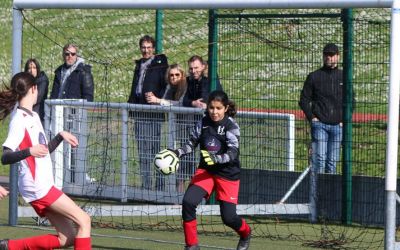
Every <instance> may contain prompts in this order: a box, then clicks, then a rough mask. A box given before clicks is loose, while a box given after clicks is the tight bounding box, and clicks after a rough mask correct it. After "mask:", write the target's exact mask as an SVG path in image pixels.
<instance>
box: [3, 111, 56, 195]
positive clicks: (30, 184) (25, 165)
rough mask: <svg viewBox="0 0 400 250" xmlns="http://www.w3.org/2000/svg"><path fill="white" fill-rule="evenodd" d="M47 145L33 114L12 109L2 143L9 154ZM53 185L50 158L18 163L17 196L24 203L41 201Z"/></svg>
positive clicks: (37, 116) (28, 159) (40, 126)
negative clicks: (20, 196)
mask: <svg viewBox="0 0 400 250" xmlns="http://www.w3.org/2000/svg"><path fill="white" fill-rule="evenodd" d="M37 144H45V145H46V146H47V144H48V142H47V139H46V137H45V134H44V130H43V126H42V123H41V122H40V118H39V115H38V114H37V113H36V112H30V111H28V110H24V109H21V108H16V109H14V111H13V112H12V113H11V119H10V125H9V129H8V136H7V139H6V141H5V142H4V143H3V146H4V147H7V148H9V149H11V150H13V151H16V150H23V149H26V148H29V147H32V146H33V145H37ZM53 185H54V176H53V166H52V162H51V159H50V154H47V155H46V156H45V157H42V158H35V157H33V156H29V157H27V158H25V159H24V160H22V161H20V165H19V169H18V187H19V192H20V193H21V195H22V197H23V198H24V200H25V201H26V202H31V201H34V200H38V199H40V198H42V197H44V196H45V195H46V194H47V193H48V192H49V190H50V188H51V187H52V186H53Z"/></svg>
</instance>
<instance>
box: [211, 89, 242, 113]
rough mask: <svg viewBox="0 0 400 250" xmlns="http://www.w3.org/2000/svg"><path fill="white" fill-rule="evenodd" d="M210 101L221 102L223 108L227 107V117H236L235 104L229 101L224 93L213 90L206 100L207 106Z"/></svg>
mask: <svg viewBox="0 0 400 250" xmlns="http://www.w3.org/2000/svg"><path fill="white" fill-rule="evenodd" d="M211 101H218V102H221V103H222V104H223V105H224V107H227V106H228V110H227V111H226V113H227V115H228V116H230V117H234V116H235V115H236V113H237V111H236V104H235V102H234V101H232V100H229V98H228V95H227V94H226V93H225V92H224V91H222V90H214V91H213V92H211V93H210V96H209V97H208V100H207V106H208V105H210V102H211Z"/></svg>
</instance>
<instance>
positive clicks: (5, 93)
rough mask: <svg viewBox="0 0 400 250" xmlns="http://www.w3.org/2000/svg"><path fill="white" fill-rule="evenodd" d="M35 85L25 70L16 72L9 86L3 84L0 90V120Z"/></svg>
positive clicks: (33, 79)
mask: <svg viewBox="0 0 400 250" xmlns="http://www.w3.org/2000/svg"><path fill="white" fill-rule="evenodd" d="M34 85H36V83H35V78H34V77H33V76H32V75H31V74H29V73H26V72H21V73H17V74H15V75H14V76H13V78H12V79H11V85H10V86H4V87H3V89H2V90H1V91H0V120H3V119H4V118H6V117H7V116H8V115H9V114H10V113H11V112H12V110H13V109H14V106H15V104H16V103H17V102H18V101H20V100H21V99H22V98H23V97H24V96H25V95H26V94H27V93H28V91H29V89H30V88H31V87H32V86H34Z"/></svg>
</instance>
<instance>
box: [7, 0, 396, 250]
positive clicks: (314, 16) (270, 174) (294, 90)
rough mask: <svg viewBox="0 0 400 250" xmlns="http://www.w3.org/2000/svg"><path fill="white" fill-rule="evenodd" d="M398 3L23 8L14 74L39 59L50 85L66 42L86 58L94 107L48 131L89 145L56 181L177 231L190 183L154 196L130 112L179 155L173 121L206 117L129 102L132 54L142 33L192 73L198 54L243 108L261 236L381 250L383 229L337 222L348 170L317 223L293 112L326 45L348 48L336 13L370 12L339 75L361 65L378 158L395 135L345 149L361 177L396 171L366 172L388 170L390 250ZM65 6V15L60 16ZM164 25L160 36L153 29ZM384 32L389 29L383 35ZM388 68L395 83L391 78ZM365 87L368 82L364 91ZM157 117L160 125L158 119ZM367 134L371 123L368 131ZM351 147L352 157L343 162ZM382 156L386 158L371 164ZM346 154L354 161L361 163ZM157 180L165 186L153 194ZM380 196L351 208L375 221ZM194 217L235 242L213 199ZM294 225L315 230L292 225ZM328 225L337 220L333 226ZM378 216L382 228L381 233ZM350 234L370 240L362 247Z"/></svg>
mask: <svg viewBox="0 0 400 250" xmlns="http://www.w3.org/2000/svg"><path fill="white" fill-rule="evenodd" d="M398 5H399V1H397V0H395V1H391V0H386V1H379V0H365V1H356V0H353V1H350V0H349V1H342V0H340V1H339V0H337V1H336V0H332V1H317V0H301V1H289V0H287V1H286V0H272V1H263V0H252V1H226V0H217V1H208V0H206V1H198V0H188V1H184V2H181V1H168V0H157V1H151V0H149V1H137V2H134V1H118V0H116V1H100V0H86V1H83V0H71V1H63V2H60V1H58V2H57V1H51V0H41V1H38V0H14V9H13V61H12V73H13V74H15V73H17V72H19V71H21V62H23V61H24V60H25V59H26V58H28V57H36V58H38V59H39V61H40V62H41V63H42V66H43V69H45V70H46V71H47V72H48V73H49V76H50V77H49V78H50V79H51V78H52V76H53V75H52V73H51V72H53V71H54V70H55V68H56V67H57V66H58V65H59V64H60V63H61V61H60V58H59V55H60V53H61V48H62V45H63V44H65V43H67V42H74V43H78V44H80V45H82V46H81V51H82V57H84V58H85V60H86V61H87V62H88V63H90V64H93V73H94V76H95V83H96V97H95V100H96V102H94V103H86V102H83V103H79V102H74V101H66V102H59V103H57V102H53V101H50V102H48V103H47V104H48V105H49V107H48V110H52V111H51V112H48V113H47V117H46V119H47V123H46V124H47V126H46V127H47V129H48V130H47V131H48V132H49V135H50V136H51V135H53V134H54V133H57V131H60V130H61V129H67V130H70V131H73V132H74V133H76V134H77V135H78V136H79V139H80V142H81V144H80V147H79V148H78V149H70V148H68V147H66V146H60V147H59V149H58V150H57V151H56V152H55V154H54V155H53V156H52V157H53V160H54V162H55V167H56V171H55V178H56V185H58V186H59V187H62V188H63V190H64V191H65V192H66V193H69V194H71V195H74V196H79V197H83V199H84V204H83V206H84V207H85V209H86V210H87V211H88V212H89V213H90V214H91V215H93V219H94V221H95V223H98V224H99V225H115V224H117V225H118V226H122V227H127V228H135V227H137V228H155V227H158V228H162V229H163V230H169V229H171V228H175V229H176V228H178V230H179V228H180V225H181V223H180V218H179V214H180V206H179V205H178V204H179V202H180V199H181V198H182V192H181V190H178V186H177V185H176V183H177V178H181V179H182V181H183V183H184V185H187V182H188V179H187V177H188V176H189V175H190V173H191V172H190V171H188V172H187V173H186V172H184V173H182V174H181V175H180V176H175V175H171V176H168V177H162V176H161V178H160V176H158V175H157V173H155V172H152V173H151V174H150V176H151V180H152V184H151V186H150V188H149V187H146V188H144V187H142V186H141V184H142V181H143V180H142V174H141V172H140V163H139V160H138V159H139V156H138V155H137V154H138V153H137V145H136V144H135V140H136V138H135V135H134V132H133V131H134V119H133V117H132V116H131V112H129V111H137V112H138V111H139V110H140V112H142V111H145V112H146V113H149V114H152V113H157V112H160V113H163V114H166V115H165V120H163V121H162V122H160V131H161V133H160V138H161V139H160V140H155V141H156V142H157V143H160V148H162V147H172V146H176V145H177V143H178V144H179V143H180V140H181V139H182V138H179V136H181V135H183V134H185V135H187V131H183V130H179V129H178V130H177V129H176V127H177V125H171V124H176V121H178V122H182V123H180V124H185V122H186V123H191V122H194V121H195V120H196V119H198V116H201V112H199V113H195V111H193V110H185V109H176V110H175V109H174V108H171V109H167V110H165V109H163V108H161V107H139V106H137V107H136V106H129V105H128V104H126V103H125V102H126V99H127V93H128V92H129V90H130V83H131V80H132V79H131V78H132V71H133V62H132V58H135V59H136V58H139V56H140V55H139V54H138V53H137V51H136V49H135V46H136V45H137V42H138V39H139V38H140V37H141V36H142V35H144V34H156V36H159V37H158V40H159V41H162V43H161V45H158V47H157V50H158V52H157V53H165V54H167V55H168V58H169V61H170V62H171V63H173V62H177V63H179V64H181V65H186V63H187V58H188V55H191V54H199V55H201V56H203V57H204V58H207V59H209V64H210V70H211V72H212V74H214V76H215V75H216V73H218V76H219V77H220V79H221V82H222V84H223V86H224V89H225V90H226V92H227V93H228V94H229V95H230V96H231V97H232V99H233V100H235V101H236V103H237V104H238V106H239V107H241V108H243V109H242V112H240V113H239V114H238V117H237V120H238V123H239V125H240V126H241V129H242V131H241V132H242V143H245V144H244V145H242V147H241V160H242V165H243V171H242V177H241V188H242V189H241V190H240V193H241V194H242V196H241V197H239V198H240V200H241V201H243V203H242V204H239V206H238V213H239V214H242V215H246V216H249V217H250V218H251V219H253V221H252V225H253V227H254V234H255V235H256V236H261V237H271V238H274V239H275V238H279V239H281V238H291V239H295V240H297V239H300V240H303V241H304V242H306V243H307V242H309V241H314V240H315V241H320V242H323V243H327V244H329V243H332V242H334V244H344V245H341V246H342V247H346V245H345V244H352V245H351V246H352V247H354V248H358V249H362V248H370V247H371V248H373V247H376V246H377V247H381V246H382V240H381V238H379V235H380V234H379V232H376V231H374V232H373V233H370V232H371V231H369V227H370V226H371V225H372V224H368V223H366V225H365V227H364V226H361V227H357V226H355V227H351V228H350V227H347V226H348V225H346V223H343V224H340V216H341V212H342V209H343V210H348V211H347V212H348V213H347V214H350V215H351V211H352V210H351V209H352V208H351V207H349V206H347V207H341V205H342V203H343V204H344V203H346V204H351V202H352V200H351V198H352V197H351V195H349V194H351V190H347V191H349V192H347V193H346V195H347V196H342V193H341V192H338V191H337V190H338V189H339V188H341V187H342V185H341V181H343V179H342V178H341V176H340V175H341V174H343V176H347V177H350V178H348V179H347V181H343V183H347V182H348V180H351V177H352V176H351V172H350V173H348V172H346V171H343V172H339V173H338V175H335V176H328V177H326V176H322V178H325V177H326V178H327V179H328V180H329V181H327V182H323V184H325V185H321V187H323V188H324V189H323V191H324V192H325V193H326V194H325V195H326V196H327V197H329V198H331V199H330V200H329V201H330V202H331V203H327V204H324V205H325V207H323V209H322V212H326V214H329V213H330V212H332V211H334V212H335V213H336V214H335V215H334V216H333V217H329V216H325V214H321V215H320V216H319V217H318V218H321V220H319V222H320V223H319V224H317V223H316V224H312V223H309V215H310V212H311V211H310V208H311V209H313V208H314V206H318V205H320V204H310V188H309V187H310V186H311V185H308V183H307V181H308V179H309V178H308V175H307V172H308V170H307V169H308V167H309V164H308V154H307V153H308V152H307V145H308V142H309V134H307V132H306V130H307V128H308V127H307V125H306V122H305V121H304V118H303V117H301V114H299V112H297V111H298V109H299V108H298V104H297V102H298V94H299V91H300V89H301V85H302V83H303V82H304V77H305V76H306V74H307V72H310V71H311V70H313V69H316V68H317V67H319V66H320V63H321V61H320V59H321V58H320V51H321V48H322V47H323V44H324V43H325V42H327V41H328V40H329V41H333V42H335V43H338V44H340V45H342V44H344V43H345V42H349V41H344V40H345V39H344V38H343V35H342V34H343V33H344V32H342V26H343V23H342V20H344V19H345V18H343V15H342V11H341V10H340V9H341V8H346V9H348V8H355V9H357V8H360V9H359V10H358V12H357V15H355V17H354V18H349V20H351V21H354V22H357V25H358V26H356V27H355V29H358V30H359V33H358V34H362V36H361V35H360V36H359V37H357V39H358V40H357V41H356V42H355V44H356V45H357V46H354V47H355V48H360V50H359V51H354V53H355V54H356V56H355V58H356V59H357V60H355V61H354V62H353V63H352V62H351V61H346V62H344V65H343V66H344V67H345V68H347V69H348V68H349V67H350V68H351V65H354V67H355V72H354V74H353V75H352V76H353V80H354V81H356V85H355V86H356V90H357V98H358V100H357V101H358V103H359V106H358V107H357V111H358V112H360V111H361V112H365V113H368V112H372V111H373V113H379V114H382V113H385V112H386V111H387V114H388V122H387V125H388V126H387V128H388V130H387V134H388V136H387V141H386V147H385V146H383V149H381V150H378V149H377V150H375V151H372V150H370V148H374V149H375V147H379V146H377V145H384V144H385V143H384V142H382V141H381V140H382V138H386V137H385V136H386V135H383V134H386V133H382V131H380V129H381V128H382V127H384V128H386V127H385V125H386V124H385V122H382V123H378V122H377V123H376V124H371V123H370V124H366V123H359V124H357V127H355V128H354V130H355V132H354V137H350V138H353V139H354V138H355V139H357V140H359V143H357V145H355V146H354V147H351V144H349V145H350V147H348V148H346V149H349V148H351V149H352V150H354V152H355V155H356V156H357V157H360V155H362V157H360V159H358V165H362V166H361V167H359V168H357V174H360V175H365V172H363V171H366V172H368V171H367V170H366V168H367V167H365V169H364V168H363V167H364V165H368V166H369V167H370V168H372V169H383V167H382V166H383V165H385V164H386V165H385V166H386V172H385V170H384V169H383V170H382V172H381V173H376V172H374V173H373V174H371V175H368V174H367V176H368V177H371V179H373V177H377V178H378V179H379V178H383V176H382V175H384V173H385V174H386V178H385V179H384V183H385V185H386V186H385V190H386V194H387V195H386V201H385V204H386V206H385V208H386V216H387V218H389V219H387V220H386V221H385V241H384V244H385V246H386V248H387V249H394V247H395V245H396V241H395V228H396V221H397V220H396V217H395V211H396V200H395V198H396V177H397V153H393V152H397V151H398V150H397V140H398V134H397V133H398V107H399V100H398V96H399V89H398V88H399V84H398V83H399V80H400V73H399V71H398V70H397V71H396V70H393V69H397V68H399V67H400V65H399V64H400V62H399V61H398V60H400V59H398V57H396V56H393V55H396V54H400V48H398V47H399V44H400V41H398V40H399V39H400V38H399V37H398V34H399V31H398V29H399V28H398V19H399V17H398V15H399V14H400V13H399V6H398ZM372 8H373V9H372ZM388 8H391V9H388ZM53 9H55V12H52V11H53ZM71 9H73V10H76V11H74V12H72V11H70V10H71ZM156 9H158V10H162V11H164V12H163V13H164V16H163V18H160V16H159V15H157V18H154V17H155V15H154V13H153V11H154V12H155V10H156ZM209 9H218V10H220V12H219V15H213V14H212V13H211V12H210V11H209ZM66 11H68V14H65V13H64V12H66ZM377 13H378V14H377ZM214 17H217V18H216V19H214ZM218 18H219V19H218ZM256 18H258V20H256ZM278 18H279V20H277V19H278ZM211 19H212V20H214V22H211V21H210V20H211ZM222 19H224V21H222ZM60 20H62V24H61V22H60ZM194 20H195V21H194ZM215 20H216V21H215ZM218 20H219V21H220V22H218ZM389 20H390V22H391V24H389ZM160 23H161V26H162V27H163V29H162V30H163V33H160V32H156V31H159V28H160V26H157V25H160ZM211 24H212V25H211ZM324 25H326V26H324ZM374 25H377V26H374ZM378 25H381V26H378ZM155 26H156V27H155ZM349 26H351V25H349ZM377 27H379V28H377ZM388 27H389V28H388ZM389 29H391V32H390V37H389ZM377 30H379V31H380V32H381V33H379V34H378V33H375V32H376V31H377ZM347 32H348V33H351V31H347ZM338 34H340V35H338ZM389 38H390V41H389ZM346 39H347V38H346ZM349 43H350V42H349ZM389 45H390V48H389ZM342 47H344V46H341V48H342ZM351 47H352V46H351V45H350V46H349V47H346V48H351ZM212 51H214V52H217V53H214V54H213V53H212ZM350 52H351V50H347V49H346V50H344V51H343V58H346V57H349V53H350ZM389 52H390V64H389V63H388V61H389ZM350 54H351V53H350ZM350 57H351V56H350ZM346 63H347V64H346ZM389 67H390V69H391V70H390V77H387V75H389V74H388V72H389V69H388V68H389ZM367 77H368V79H367ZM350 78H351V77H350ZM368 81H369V82H370V83H371V84H370V85H367V84H365V85H364V83H365V82H368ZM357 84H358V85H357ZM388 84H389V90H388V91H387V86H388ZM387 97H389V99H388V100H389V101H387ZM387 104H388V105H387ZM377 106H378V107H377ZM387 107H388V108H387ZM196 112H197V111H196ZM149 117H151V115H149ZM184 119H186V121H185V120H184ZM348 121H349V120H348ZM350 121H351V118H350ZM149 122H150V123H151V122H154V121H153V120H151V119H149ZM158 122H159V121H158ZM348 124H349V123H346V124H345V126H346V128H349V127H348ZM368 125H372V126H371V127H368V128H367V129H364V128H366V127H367V126H368ZM186 127H187V126H186ZM375 129H376V130H377V131H376V130H375ZM182 131H183V132H182ZM385 132H386V131H385ZM376 135H378V136H376ZM381 135H382V136H381ZM182 137H183V136H182ZM379 138H381V139H379ZM149 140H151V139H149ZM348 141H351V140H347V141H346V142H348ZM371 145H372V146H371ZM156 151H157V150H156V149H155V151H154V152H156ZM382 151H383V152H384V153H382ZM154 152H150V153H148V154H146V155H144V156H142V157H143V159H145V160H147V162H151V160H152V157H153V156H154ZM348 152H349V151H345V152H344V154H345V155H346V157H348ZM382 154H383V156H382ZM373 156H376V158H378V159H380V160H381V161H378V162H375V161H374V160H375V159H372V160H371V158H370V157H373ZM197 157H198V155H196V154H194V155H192V156H191V157H190V158H188V159H187V163H188V165H190V164H192V165H193V164H195V163H196V159H198V158H197ZM346 157H345V160H347V161H351V160H352V159H350V158H346ZM382 159H386V163H382ZM370 162H373V163H370ZM354 163H355V165H356V163H357V162H356V161H354ZM341 164H347V162H345V163H341ZM149 166H150V165H149ZM355 168H356V167H355ZM360 169H361V170H360ZM153 170H154V168H151V171H153ZM302 173H303V174H302ZM16 176H17V173H16V169H15V168H14V171H13V172H12V173H11V177H12V178H11V179H12V180H13V183H12V187H14V188H13V192H12V199H11V204H12V206H13V207H12V208H11V209H10V211H11V212H16V211H18V216H23V217H27V216H33V215H34V213H33V211H32V210H31V209H28V208H25V207H20V208H19V209H18V210H17V207H16V206H17V205H16V204H17V199H16V197H17V196H16V195H17V193H16V191H15V190H16V189H15V186H16V178H15V177H16ZM299 180H302V181H299ZM374 180H375V179H374ZM379 181H382V180H381V179H379V180H378V182H379ZM156 183H160V185H159V186H156V185H157V184H156ZM338 183H339V184H338ZM160 187H161V188H160ZM364 188H365V187H364ZM371 189H372V185H367V187H366V188H365V189H364V190H367V191H365V193H363V195H357V197H356V195H354V197H353V198H354V199H356V198H359V197H361V199H365V200H364V201H363V202H364V203H360V204H357V207H356V206H354V210H356V211H357V213H356V212H354V214H357V215H360V217H362V216H364V217H365V215H366V216H368V217H378V218H379V219H380V218H381V216H380V214H379V211H382V210H383V209H382V208H383V207H381V205H382V203H373V204H374V209H373V212H369V211H366V210H367V209H364V208H363V207H365V206H367V205H368V204H370V203H369V201H370V200H368V196H371V197H375V196H372V193H375V191H377V189H373V190H372V191H371ZM380 190H381V189H380ZM378 191H379V190H378ZM377 197H378V198H379V196H377ZM343 200H345V201H346V202H344V201H343ZM280 201H281V202H280ZM354 204H356V203H354ZM319 211H320V210H319ZM360 211H361V212H360ZM198 212H199V214H200V215H201V218H202V219H201V222H200V223H201V225H202V228H204V232H213V233H216V232H218V233H225V229H224V228H221V226H220V224H221V223H220V221H217V222H216V221H215V219H213V215H218V214H219V209H218V206H217V205H216V204H215V201H213V199H210V200H209V201H207V202H206V201H204V203H203V204H202V205H201V207H200V208H199V209H198ZM338 214H340V215H339V216H338ZM10 218H11V219H12V218H14V219H13V221H11V222H10V224H15V223H16V219H15V218H17V216H16V214H14V215H13V216H11V217H10ZM331 218H333V219H332V220H330V219H331ZM338 218H339V219H338ZM298 221H301V222H305V223H306V224H301V226H300V227H297V226H294V225H293V224H295V223H296V222H298ZM332 221H333V223H337V222H338V221H339V223H338V224H334V225H330V224H329V223H330V222H332ZM360 221H362V219H359V220H355V222H356V223H359V224H360V225H364V224H363V222H360ZM381 221H382V220H379V222H378V223H377V224H378V226H382V224H380V223H382V222H381ZM291 223H293V224H291ZM118 226H117V227H118ZM299 228H300V229H299ZM377 231H378V230H377ZM354 235H357V236H359V235H362V236H363V237H362V240H359V239H357V237H355V236H354ZM364 236H365V238H364ZM331 238H333V239H332V240H331ZM343 238H345V239H346V240H342V239H343ZM377 238H379V239H378V240H377ZM327 239H328V240H327ZM349 242H350V243H349Z"/></svg>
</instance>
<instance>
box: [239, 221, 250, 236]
mask: <svg viewBox="0 0 400 250" xmlns="http://www.w3.org/2000/svg"><path fill="white" fill-rule="evenodd" d="M236 232H237V233H238V234H239V235H240V238H242V239H245V238H247V236H249V235H250V232H251V229H250V227H249V225H248V224H247V223H246V221H245V220H244V219H242V226H241V227H240V228H239V230H237V231H236Z"/></svg>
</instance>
